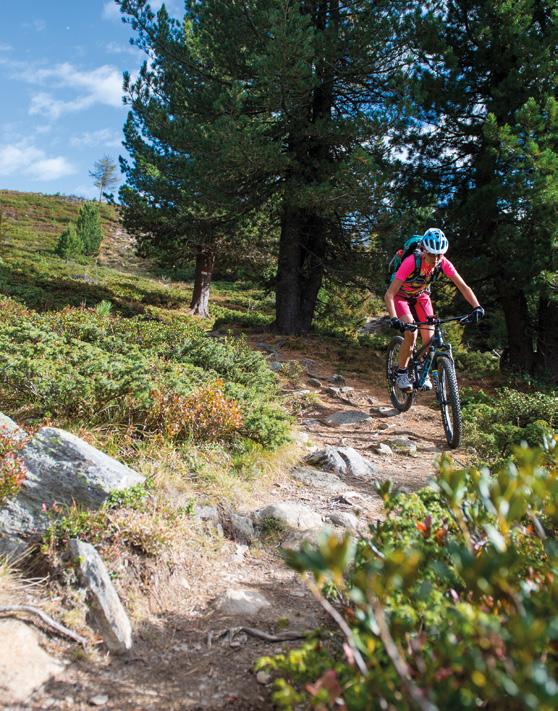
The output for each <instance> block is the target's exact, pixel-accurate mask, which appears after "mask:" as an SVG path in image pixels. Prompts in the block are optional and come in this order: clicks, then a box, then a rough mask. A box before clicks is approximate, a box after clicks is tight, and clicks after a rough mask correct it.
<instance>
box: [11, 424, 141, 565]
mask: <svg viewBox="0 0 558 711" xmlns="http://www.w3.org/2000/svg"><path fill="white" fill-rule="evenodd" d="M20 456H21V458H22V460H23V464H24V465H25V468H26V470H27V476H26V478H25V481H24V482H23V486H22V487H21V490H20V491H19V493H18V495H17V496H16V497H15V498H12V499H9V500H8V501H7V502H6V503H5V504H4V506H3V507H2V509H1V510H0V553H4V554H14V553H18V552H20V551H23V550H24V549H25V547H26V537H27V536H29V534H35V533H40V532H42V531H43V530H45V529H46V527H47V526H48V522H49V521H48V516H47V514H46V511H45V508H50V506H51V504H53V503H54V502H56V503H58V504H68V505H69V504H71V503H72V502H75V503H77V504H79V505H80V506H82V507H84V508H88V509H97V508H99V507H100V506H101V504H102V503H103V502H104V501H105V500H106V498H107V497H108V496H109V494H110V493H111V492H113V491H119V490H122V489H127V488H129V487H130V486H133V485H134V484H141V483H142V482H144V481H145V477H143V476H142V475H141V474H138V472H136V471H134V470H133V469H130V467H127V466H126V465H125V464H121V463H120V462H118V461H116V459H113V458H112V457H109V456H108V455H106V454H104V453H103V452H100V451H99V450H98V449H95V447H92V446H91V445H90V444H87V442H84V441H83V440H82V439H80V438H79V437H76V436H75V435H73V434H70V433H69V432H65V431H64V430H60V429H57V428H55V427H43V428H42V429H41V430H39V431H38V432H37V434H36V435H35V436H34V437H33V438H32V439H31V441H30V442H29V443H28V444H27V445H25V447H24V448H23V449H22V450H21V454H20Z"/></svg>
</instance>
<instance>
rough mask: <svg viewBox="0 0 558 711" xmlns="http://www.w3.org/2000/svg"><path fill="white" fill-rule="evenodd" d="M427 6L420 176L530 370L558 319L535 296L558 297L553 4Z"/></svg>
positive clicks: (557, 37) (419, 71) (524, 0)
mask: <svg viewBox="0 0 558 711" xmlns="http://www.w3.org/2000/svg"><path fill="white" fill-rule="evenodd" d="M429 7H430V8H431V12H430V13H429V14H428V15H427V16H423V17H422V18H421V21H420V23H419V24H418V25H417V30H416V33H415V36H416V37H417V38H419V39H420V44H419V46H418V47H417V58H416V62H415V65H414V67H415V71H414V75H415V76H414V79H415V85H416V88H417V91H416V92H415V98H416V99H417V103H416V104H415V110H416V112H417V119H418V120H417V123H416V125H417V127H418V130H417V131H416V132H415V133H414V135H412V136H411V141H410V146H411V151H410V154H411V155H412V156H415V157H417V156H418V160H416V161H415V165H414V167H415V170H414V171H413V172H412V181H413V183H414V185H415V187H416V186H417V185H421V186H422V188H423V191H424V192H423V200H425V199H426V200H428V199H429V197H434V198H435V199H436V200H437V202H438V206H439V209H440V212H441V215H442V217H443V219H444V220H445V225H446V227H447V229H448V235H449V237H450V240H451V242H450V243H451V247H452V254H455V255H456V256H457V259H458V263H459V267H460V268H461V267H462V268H463V272H464V275H465V276H466V277H467V279H468V280H469V281H471V283H473V284H474V285H475V286H476V287H477V288H478V290H479V293H480V294H481V295H482V296H483V298H484V299H486V300H488V301H489V302H490V301H491V300H492V301H493V302H494V304H495V305H496V304H497V305H498V306H499V307H500V308H501V309H502V311H503V314H504V318H505V324H506V328H507V335H508V347H509V362H510V364H511V365H512V366H514V367H517V368H520V369H522V370H526V371H532V370H533V369H535V367H536V365H537V363H536V360H537V358H540V357H541V356H542V355H543V354H542V351H541V349H540V348H539V353H538V354H537V353H536V352H535V349H534V345H535V342H536V340H537V335H538V337H539V345H541V344H545V342H548V341H549V339H548V338H546V337H545V331H547V330H548V329H549V328H551V324H552V321H553V320H555V319H544V318H542V319H541V321H540V322H539V323H538V324H537V322H536V318H537V313H536V309H535V308H533V307H532V306H531V305H530V304H536V301H537V299H540V298H543V299H544V294H546V295H547V296H548V294H549V291H550V290H549V288H547V287H545V286H544V285H545V283H546V282H547V278H546V276H545V274H547V273H548V272H549V271H550V270H553V269H554V268H555V263H554V262H555V256H554V244H555V241H556V237H557V236H558V231H557V226H558V104H557V102H556V84H557V78H558V59H557V54H556V47H557V43H558V20H557V15H556V12H555V10H556V6H555V3H554V2H548V1H543V0H518V1H517V2H513V3H512V2H505V1H504V0H450V1H449V2H440V3H436V4H435V5H434V7H432V6H429ZM424 196H427V197H426V198H425V197H424ZM452 238H453V239H452ZM541 309H542V310H541ZM541 313H545V308H544V304H541V306H540V308H539V314H541ZM556 335H558V333H557V334H556ZM550 341H554V342H556V344H557V345H558V339H556V338H554V339H550ZM544 347H545V348H546V349H547V352H546V354H545V355H544V358H543V360H544V361H547V365H548V363H550V362H551V361H554V362H556V360H557V356H558V350H556V349H555V350H554V353H553V354H552V353H550V352H549V351H548V348H549V346H548V345H545V346H544ZM545 367H547V366H545Z"/></svg>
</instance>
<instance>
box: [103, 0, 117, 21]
mask: <svg viewBox="0 0 558 711" xmlns="http://www.w3.org/2000/svg"><path fill="white" fill-rule="evenodd" d="M103 19H104V20H112V21H115V20H119V19H120V8H119V7H118V5H116V4H115V3H114V0H109V2H106V3H105V4H104V5H103Z"/></svg>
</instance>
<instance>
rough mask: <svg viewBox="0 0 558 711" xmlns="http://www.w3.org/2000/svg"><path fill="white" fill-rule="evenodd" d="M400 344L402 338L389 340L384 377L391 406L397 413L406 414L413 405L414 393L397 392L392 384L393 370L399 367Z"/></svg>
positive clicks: (397, 337) (397, 389) (395, 337)
mask: <svg viewBox="0 0 558 711" xmlns="http://www.w3.org/2000/svg"><path fill="white" fill-rule="evenodd" d="M402 343H403V337H402V336H394V337H393V338H392V339H391V343H390V344H389V346H388V350H387V355H386V377H387V384H388V392H389V399H390V400H391V404H392V405H393V407H394V408H395V409H396V410H399V412H407V410H408V409H409V408H410V407H411V405H412V404H413V398H414V391H413V390H410V391H409V392H408V393H406V392H404V391H403V390H399V388H397V387H396V386H395V382H394V369H397V368H398V367H399V351H400V350H401V344H402Z"/></svg>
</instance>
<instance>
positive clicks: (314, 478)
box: [292, 467, 347, 494]
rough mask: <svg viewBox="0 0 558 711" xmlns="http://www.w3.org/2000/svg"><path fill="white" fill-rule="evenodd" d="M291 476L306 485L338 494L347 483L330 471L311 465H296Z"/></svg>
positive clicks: (344, 489)
mask: <svg viewBox="0 0 558 711" xmlns="http://www.w3.org/2000/svg"><path fill="white" fill-rule="evenodd" d="M292 477H293V479H296V480H297V481H300V482H301V483H302V484H305V485H306V486H311V487H312V488H314V489H319V490H320V491H324V492H327V493H330V494H340V493H341V492H342V491H346V489H347V485H346V484H345V483H344V482H343V481H342V480H341V479H340V478H339V477H338V476H336V475H335V474H333V473H332V472H323V471H321V470H320V469H314V468H313V467H298V468H297V469H294V470H293V472H292Z"/></svg>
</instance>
